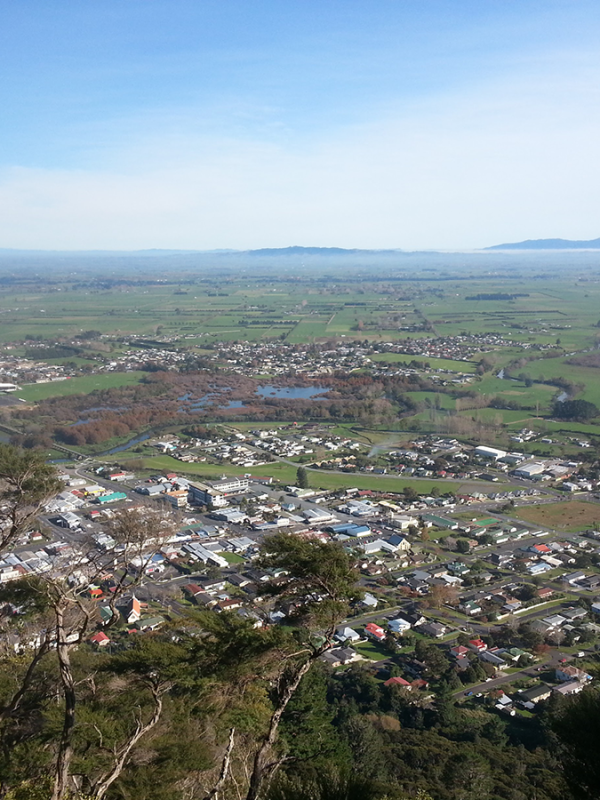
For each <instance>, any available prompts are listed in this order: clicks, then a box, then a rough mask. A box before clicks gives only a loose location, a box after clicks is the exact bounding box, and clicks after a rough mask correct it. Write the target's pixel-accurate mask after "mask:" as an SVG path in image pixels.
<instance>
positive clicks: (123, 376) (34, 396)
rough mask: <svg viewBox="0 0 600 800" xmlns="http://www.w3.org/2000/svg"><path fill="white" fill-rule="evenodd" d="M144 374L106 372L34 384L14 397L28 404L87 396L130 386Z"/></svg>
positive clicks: (24, 388)
mask: <svg viewBox="0 0 600 800" xmlns="http://www.w3.org/2000/svg"><path fill="white" fill-rule="evenodd" d="M144 375H146V373H145V372H107V373H101V374H98V375H85V376H84V377H81V378H67V380H64V381H50V383H34V384H31V385H30V386H25V387H23V389H22V390H21V391H19V392H16V396H17V397H19V398H20V399H22V400H26V401H27V402H30V403H35V402H37V401H38V400H46V399H47V398H48V397H65V396H66V395H69V394H89V393H90V392H93V391H94V390H95V389H113V388H114V387H115V386H131V385H132V384H135V383H139V382H140V380H141V379H142V378H143V377H144Z"/></svg>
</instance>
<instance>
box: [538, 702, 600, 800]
mask: <svg viewBox="0 0 600 800" xmlns="http://www.w3.org/2000/svg"><path fill="white" fill-rule="evenodd" d="M550 728H551V730H552V731H553V732H554V734H555V735H556V736H557V738H558V742H559V746H560V755H561V762H562V766H563V770H564V774H565V778H566V780H567V783H568V784H569V787H570V789H571V791H572V792H573V795H574V796H575V797H577V798H581V800H590V798H596V797H600V761H599V760H598V751H599V748H600V691H599V690H598V689H595V688H588V689H585V690H584V691H583V692H582V693H581V694H579V695H577V696H575V697H572V698H568V699H565V700H564V701H563V702H561V703H559V704H558V706H557V707H555V708H554V709H553V710H552V712H551V718H550Z"/></svg>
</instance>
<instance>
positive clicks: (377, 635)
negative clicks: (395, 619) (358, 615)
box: [365, 622, 385, 642]
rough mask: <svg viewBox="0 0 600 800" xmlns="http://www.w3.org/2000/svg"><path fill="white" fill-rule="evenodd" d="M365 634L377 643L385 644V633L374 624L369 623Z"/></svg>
mask: <svg viewBox="0 0 600 800" xmlns="http://www.w3.org/2000/svg"><path fill="white" fill-rule="evenodd" d="M365 633H366V635H367V636H368V637H369V639H373V640H374V641H376V642H383V641H384V640H385V631H384V630H383V628H382V627H380V626H379V625H376V624H375V623H374V622H369V623H367V625H365Z"/></svg>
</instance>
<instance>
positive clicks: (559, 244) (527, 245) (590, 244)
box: [483, 239, 600, 250]
mask: <svg viewBox="0 0 600 800" xmlns="http://www.w3.org/2000/svg"><path fill="white" fill-rule="evenodd" d="M483 249H484V250H600V239H588V240H586V241H583V240H575V239H526V240H525V241H524V242H511V243H510V244H495V245H493V246H492V247H484V248H483Z"/></svg>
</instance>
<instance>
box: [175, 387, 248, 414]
mask: <svg viewBox="0 0 600 800" xmlns="http://www.w3.org/2000/svg"><path fill="white" fill-rule="evenodd" d="M231 391H233V390H232V388H231V387H230V386H224V387H223V388H222V389H220V390H219V391H218V392H209V393H208V394H205V395H204V397H199V398H198V399H197V400H195V399H194V398H193V397H192V393H191V392H186V394H182V395H181V397H178V398H177V399H178V400H181V401H182V402H188V403H189V407H188V408H183V407H182V408H180V409H179V411H180V412H183V413H185V412H186V411H197V410H198V409H201V408H207V407H208V406H218V407H219V408H243V406H244V401H243V400H228V401H227V402H226V403H223V402H219V400H220V396H221V394H222V393H224V392H231Z"/></svg>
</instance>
